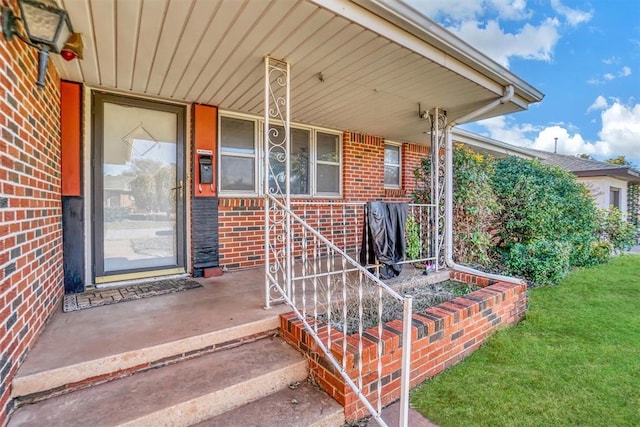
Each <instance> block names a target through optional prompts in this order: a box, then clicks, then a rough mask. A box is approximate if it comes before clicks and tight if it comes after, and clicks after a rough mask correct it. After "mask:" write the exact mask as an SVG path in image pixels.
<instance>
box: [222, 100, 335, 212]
mask: <svg viewBox="0 0 640 427" xmlns="http://www.w3.org/2000/svg"><path fill="white" fill-rule="evenodd" d="M223 117H230V118H234V119H241V120H248V121H252V122H254V123H255V126H254V132H255V135H254V147H255V151H256V153H255V159H256V165H255V168H256V170H255V177H256V182H255V183H254V189H255V191H253V192H250V191H237V190H236V191H223V190H222V189H221V182H222V180H221V178H222V177H221V173H222V168H221V167H220V166H218V171H217V176H218V194H219V196H220V197H228V198H242V197H260V196H262V195H264V189H263V184H264V174H265V171H264V156H265V153H264V138H263V136H264V135H263V133H264V132H263V129H264V119H263V118H262V117H261V116H255V115H252V114H246V113H240V112H232V111H222V110H218V144H217V149H218V156H217V157H218V165H220V161H221V159H222V155H223V152H222V148H221V142H222V138H221V132H222V126H221V123H222V118H223ZM271 122H272V123H273V124H276V125H280V126H283V123H282V122H280V121H279V120H272V121H271ZM291 127H292V128H296V129H301V130H306V131H308V132H309V139H310V140H309V148H310V151H311V153H310V156H309V168H310V171H309V194H291V197H292V198H297V199H309V198H319V199H320V198H322V199H337V198H342V190H343V183H342V181H343V169H344V161H343V155H342V152H343V149H344V145H343V132H341V131H339V130H335V129H329V128H325V127H320V126H311V125H307V124H302V123H297V122H291ZM318 132H321V133H326V134H329V135H336V136H337V137H338V148H337V150H338V162H337V163H336V162H326V161H318V160H317V155H318V150H317V133H318ZM228 155H233V156H238V157H253V156H251V155H247V154H238V153H229V154H228ZM319 164H327V165H337V166H338V173H339V176H338V193H322V192H318V191H317V173H318V169H317V165H319Z"/></svg>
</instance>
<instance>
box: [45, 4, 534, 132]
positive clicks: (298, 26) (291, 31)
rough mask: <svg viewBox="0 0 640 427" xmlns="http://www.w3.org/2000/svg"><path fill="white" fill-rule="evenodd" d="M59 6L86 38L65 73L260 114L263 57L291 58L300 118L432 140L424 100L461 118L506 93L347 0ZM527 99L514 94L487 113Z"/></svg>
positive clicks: (295, 114)
mask: <svg viewBox="0 0 640 427" xmlns="http://www.w3.org/2000/svg"><path fill="white" fill-rule="evenodd" d="M60 3H61V5H62V6H63V7H64V8H66V9H67V11H68V12H69V15H70V18H71V22H72V24H73V27H74V30H75V31H77V32H81V33H82V34H83V40H84V44H85V49H84V60H82V61H78V60H74V61H71V62H65V61H63V60H61V58H59V57H58V56H57V55H54V57H55V59H54V60H55V63H56V66H57V68H58V70H59V71H60V74H61V77H62V78H63V79H66V80H71V81H78V82H84V83H87V84H89V85H94V86H100V87H104V88H108V89H115V90H119V91H122V92H125V93H131V94H138V95H145V96H151V97H158V98H164V99H169V100H176V101H185V102H198V103H203V104H210V105H216V106H219V107H220V108H223V109H229V110H236V111H242V112H248V113H255V114H263V103H264V101H263V96H264V95H263V91H264V76H263V73H264V65H263V60H264V57H265V56H266V55H271V56H272V57H274V58H278V59H283V60H285V61H287V62H289V63H290V64H291V96H292V103H291V113H292V115H291V117H292V119H293V120H295V121H297V122H304V123H310V124H314V125H320V126H326V127H331V128H336V129H341V130H347V129H349V130H355V131H361V132H367V133H370V134H374V135H380V136H385V137H387V138H391V139H395V140H399V141H414V142H426V140H427V135H426V133H425V132H426V130H427V123H426V121H425V120H421V119H420V118H419V116H418V103H420V104H421V108H422V110H429V109H431V108H434V107H436V106H437V107H440V108H442V109H444V110H446V111H447V113H448V115H449V117H450V119H455V118H457V117H461V116H463V115H465V114H467V113H469V112H471V111H473V110H475V109H476V108H479V107H481V106H483V105H485V104H486V103H488V102H490V101H492V100H494V99H496V98H498V97H500V96H501V95H502V91H503V86H502V82H498V81H495V80H492V79H491V78H490V77H487V76H486V75H483V73H480V72H478V71H476V70H474V69H472V67H470V66H469V65H467V64H465V63H464V62H462V61H458V60H456V59H454V58H453V57H451V56H450V55H449V54H447V53H444V52H443V51H441V50H439V49H437V48H435V47H434V46H431V45H429V44H428V43H427V42H425V41H424V40H421V39H420V38H418V37H416V36H415V35H413V34H411V33H409V32H408V31H405V30H404V29H402V28H400V27H398V26H397V25H396V24H393V23H390V22H389V21H388V20H385V19H383V18H382V17H380V16H378V15H377V14H375V13H373V12H371V11H369V10H367V9H365V8H363V7H361V6H358V5H357V4H355V3H351V2H348V1H341V0H338V1H318V3H320V4H316V2H315V1H314V2H312V1H297V0H247V1H240V0H97V1H93V0H61V1H60ZM325 3H326V4H325ZM407 46H409V47H407ZM530 102H532V101H531V100H530V99H525V98H523V97H521V96H520V95H519V93H518V91H517V90H516V97H515V99H514V101H513V102H511V103H508V104H504V105H501V106H500V107H499V108H497V109H496V110H495V111H494V112H492V113H490V115H492V116H495V115H501V114H506V113H510V112H514V111H520V110H523V109H526V108H527V106H528V104H529V103H530Z"/></svg>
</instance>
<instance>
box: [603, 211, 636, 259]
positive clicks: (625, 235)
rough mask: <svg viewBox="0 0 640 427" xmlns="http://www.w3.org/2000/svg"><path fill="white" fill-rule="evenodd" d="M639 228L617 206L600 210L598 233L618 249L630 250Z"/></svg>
mask: <svg viewBox="0 0 640 427" xmlns="http://www.w3.org/2000/svg"><path fill="white" fill-rule="evenodd" d="M636 232H637V230H636V229H635V227H634V226H633V224H631V223H630V222H627V221H626V220H625V219H624V217H623V216H622V212H620V210H619V209H617V208H615V207H613V206H612V207H611V208H610V209H600V210H598V228H597V233H598V234H599V235H600V236H602V238H603V239H605V240H607V241H608V242H609V243H610V244H611V246H612V247H613V249H615V250H617V251H623V250H629V249H630V248H631V246H633V245H634V243H635V240H636Z"/></svg>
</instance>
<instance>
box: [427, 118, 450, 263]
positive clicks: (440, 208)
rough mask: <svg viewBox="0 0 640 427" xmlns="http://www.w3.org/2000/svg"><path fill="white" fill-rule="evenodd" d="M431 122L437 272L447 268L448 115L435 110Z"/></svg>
mask: <svg viewBox="0 0 640 427" xmlns="http://www.w3.org/2000/svg"><path fill="white" fill-rule="evenodd" d="M429 119H430V121H431V203H432V204H433V205H434V208H433V216H432V225H433V235H434V238H433V240H434V242H433V248H434V256H435V257H436V265H435V269H436V271H437V270H439V269H441V268H444V267H445V256H444V254H445V250H444V249H445V230H446V227H445V221H446V215H445V191H444V190H445V185H446V182H445V181H446V174H445V164H446V162H445V153H446V150H445V148H446V132H445V129H446V126H447V113H446V112H445V111H443V110H442V109H440V108H434V109H433V110H432V111H431V114H430V115H429Z"/></svg>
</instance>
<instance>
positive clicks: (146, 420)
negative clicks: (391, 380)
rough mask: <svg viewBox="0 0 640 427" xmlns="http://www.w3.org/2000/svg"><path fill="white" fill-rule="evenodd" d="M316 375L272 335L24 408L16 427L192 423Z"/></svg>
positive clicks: (11, 423)
mask: <svg viewBox="0 0 640 427" xmlns="http://www.w3.org/2000/svg"><path fill="white" fill-rule="evenodd" d="M307 375H308V364H307V361H306V360H305V359H304V358H303V357H302V355H300V354H299V353H298V352H297V351H296V350H294V349H293V348H292V347H290V346H289V345H288V344H286V343H285V342H284V341H282V340H281V339H280V338H273V339H271V338H266V339H261V340H258V341H255V342H252V343H249V344H245V345H242V346H239V347H236V348H232V349H228V350H225V351H221V352H216V353H211V354H208V355H204V356H201V357H198V358H194V359H191V360H186V361H182V362H180V363H175V364H171V365H168V366H165V367H162V368H160V369H152V370H149V371H145V372H140V373H137V374H135V375H132V376H128V377H124V378H120V379H117V380H114V381H111V382H107V383H104V384H99V385H96V386H93V387H90V388H86V389H82V390H77V391H74V392H72V393H68V394H65V395H62V396H57V397H53V398H50V399H47V400H44V401H42V402H38V403H34V404H30V405H25V406H23V407H21V408H18V409H17V410H16V411H15V413H14V414H13V416H12V417H11V419H10V421H9V424H8V425H9V427H15V426H43V425H46V426H49V427H54V426H61V427H62V426H64V427H74V426H91V427H102V426H105V427H106V426H190V425H193V424H196V423H199V422H202V421H204V420H207V419H210V418H212V417H215V416H217V415H219V414H222V413H224V412H227V411H230V410H233V409H235V408H238V407H240V406H242V405H245V404H247V403H249V402H253V401H255V400H258V399H260V398H262V397H264V396H267V395H270V394H272V393H274V392H276V391H278V390H281V389H285V388H287V386H288V385H289V384H291V383H293V382H296V381H299V382H303V381H305V379H306V378H307Z"/></svg>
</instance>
